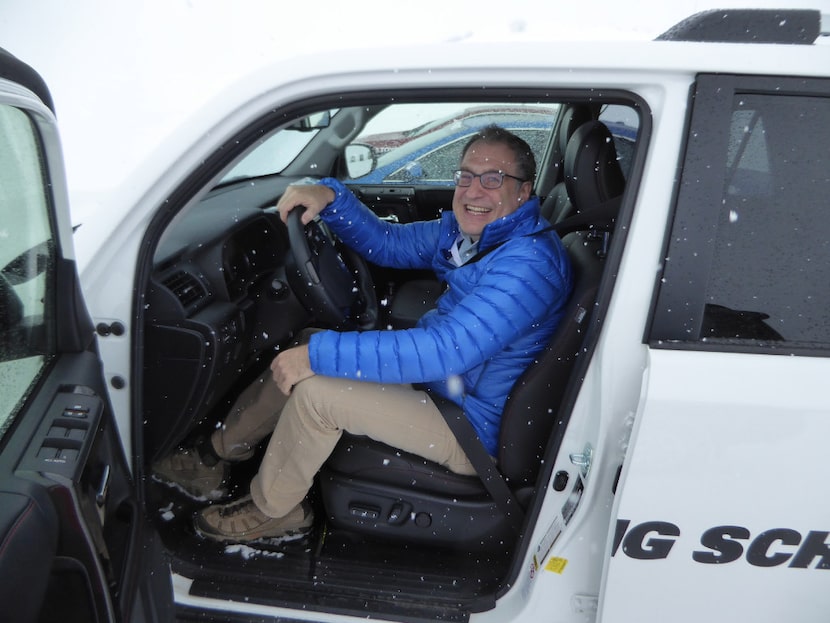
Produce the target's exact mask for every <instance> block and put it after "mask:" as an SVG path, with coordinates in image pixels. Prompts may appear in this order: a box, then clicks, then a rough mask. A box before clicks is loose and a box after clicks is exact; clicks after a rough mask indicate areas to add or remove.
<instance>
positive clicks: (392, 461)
mask: <svg viewBox="0 0 830 623" xmlns="http://www.w3.org/2000/svg"><path fill="white" fill-rule="evenodd" d="M599 111H600V106H599V105H597V104H596V103H591V104H586V103H579V102H575V103H572V104H568V105H563V107H562V111H561V114H560V115H559V119H558V122H557V126H556V128H554V136H555V137H556V138H555V139H553V140H554V142H555V144H552V145H551V148H550V154H549V156H548V159H547V160H546V165H545V166H546V170H547V174H546V175H545V176H544V178H545V180H546V183H545V186H544V187H546V188H547V189H548V191H547V193H546V197H545V198H544V200H543V205H544V210H545V216H546V217H547V218H548V219H549V220H550V221H551V223H552V227H556V231H557V232H558V233H559V235H560V236H562V238H563V242H564V244H565V246H566V248H567V250H568V252H569V255H570V257H571V260H572V263H573V271H574V277H575V283H574V290H573V294H572V296H571V299H570V301H569V303H568V308H567V312H566V315H565V317H564V319H563V321H562V323H561V325H560V327H559V329H558V331H557V332H556V334H555V335H554V336H553V338H552V340H551V342H550V343H549V344H548V347H547V349H546V350H545V351H544V353H543V355H542V356H541V357H540V358H539V360H538V362H536V363H535V364H534V365H532V366H531V367H530V368H529V369H528V370H526V371H525V373H524V374H523V376H522V377H521V378H520V380H519V381H518V382H517V383H516V385H515V387H514V389H513V391H512V393H511V395H510V396H509V399H508V402H507V406H506V408H505V411H504V414H503V420H502V429H501V435H500V440H499V455H498V457H497V461H496V462H495V463H494V462H492V461H491V460H489V458H488V459H487V461H486V464H484V463H482V462H481V461H479V462H478V465H480V466H482V467H480V468H479V475H478V476H473V477H471V476H459V475H458V474H454V473H452V472H450V471H449V470H446V469H445V468H442V467H441V466H439V465H437V464H432V463H430V462H428V461H425V460H424V459H421V458H420V457H417V456H413V455H408V454H406V453H402V452H400V451H399V450H397V449H395V448H391V447H389V446H385V445H384V444H381V443H378V442H374V441H371V440H369V439H367V438H363V437H356V436H352V435H348V434H344V436H343V438H342V439H341V442H340V443H339V445H338V446H337V448H336V449H335V451H334V453H333V454H332V455H331V457H330V458H329V460H328V462H327V463H326V464H325V465H324V466H323V469H322V470H321V472H320V474H319V476H318V479H317V486H315V488H313V489H312V491H311V492H310V501H311V502H312V504H313V505H314V506H315V508H316V516H317V518H318V520H317V523H316V525H315V528H314V529H313V531H312V532H311V533H310V535H308V536H307V537H306V538H305V539H301V540H298V541H293V540H288V541H280V542H278V543H258V544H256V545H255V550H256V551H257V552H258V554H259V555H256V556H253V557H251V558H244V557H241V558H240V560H241V561H242V562H241V563H240V564H241V566H236V565H234V564H231V565H229V564H228V555H229V551H228V550H229V549H232V548H225V547H223V546H221V545H218V544H215V543H210V542H207V541H205V540H203V539H201V538H199V537H197V536H196V535H195V533H194V532H193V529H192V524H191V522H190V517H191V516H192V514H193V513H194V512H195V511H197V510H198V509H199V508H201V507H202V506H203V504H204V501H201V500H194V499H192V498H191V497H190V496H188V495H186V494H185V493H184V492H181V491H177V490H174V489H171V488H170V487H168V486H165V485H163V484H161V483H158V482H155V481H154V480H153V479H152V474H151V473H150V467H149V466H150V464H151V462H152V460H154V459H155V458H157V457H160V456H163V455H164V454H165V453H167V452H169V451H170V450H172V449H173V448H174V447H175V445H176V444H178V443H180V442H181V441H182V440H183V439H186V438H187V437H188V436H196V435H200V434H204V433H205V432H209V431H210V430H211V429H212V428H213V427H214V426H215V425H216V422H219V421H221V420H222V418H223V416H224V414H225V413H226V411H227V410H228V408H229V407H230V405H231V404H232V402H233V400H234V398H235V396H236V395H238V393H239V392H240V391H242V389H244V387H245V386H246V385H247V384H248V383H249V382H250V381H252V380H253V379H254V378H255V377H256V376H258V374H259V373H260V372H261V371H262V370H264V369H265V368H266V367H267V366H268V364H269V363H270V361H271V359H273V357H274V355H275V353H276V352H277V351H278V349H279V348H280V347H282V346H284V345H286V344H289V343H290V341H291V339H292V338H293V336H294V335H296V334H297V333H299V331H301V330H302V329H303V328H305V327H307V326H309V325H310V324H313V325H314V326H327V327H334V328H337V327H357V328H358V329H361V328H370V327H371V326H373V325H374V326H377V327H388V328H392V329H401V328H407V327H411V326H413V325H414V323H415V322H416V321H417V319H418V318H419V317H420V315H422V314H423V313H424V312H425V311H426V310H427V309H429V308H431V307H432V305H433V304H434V301H435V300H436V298H437V296H438V295H439V294H440V287H439V284H438V283H437V282H436V281H435V279H434V277H432V276H431V275H429V274H426V273H423V272H420V271H389V270H387V269H383V268H381V267H378V266H376V265H373V264H368V265H365V264H361V260H360V259H359V258H353V257H350V256H349V252H348V250H346V249H343V248H341V247H340V246H339V243H338V241H337V240H336V239H334V238H332V237H331V236H330V233H329V232H328V231H327V230H326V228H324V227H322V228H321V227H319V226H318V225H315V226H314V227H312V228H308V229H303V228H302V226H301V225H300V226H298V225H297V223H299V219H296V222H295V223H292V222H291V220H289V224H288V226H286V225H285V224H283V223H282V222H281V221H280V219H279V217H278V215H277V214H276V212H275V211H274V209H273V206H274V205H275V203H276V200H277V198H278V197H279V196H280V195H281V194H282V192H283V191H284V189H285V187H286V186H287V185H288V184H289V183H291V182H293V181H295V180H296V179H297V178H294V177H287V176H285V175H282V176H271V177H267V178H261V179H255V180H253V181H245V182H243V183H238V184H237V183H231V184H226V185H221V186H218V187H216V188H215V189H214V190H212V191H210V192H209V193H208V194H207V195H206V196H205V197H204V198H202V199H201V201H200V204H199V205H198V206H197V207H198V209H193V210H191V211H190V212H188V213H186V214H184V215H183V216H182V217H179V218H178V220H177V222H176V224H175V226H174V227H168V228H167V229H166V230H165V231H164V233H163V235H162V237H161V239H160V240H159V241H158V244H157V247H156V250H155V254H154V260H153V263H154V268H153V271H152V275H151V276H150V280H149V286H148V288H147V290H146V293H145V296H144V298H143V301H144V306H145V310H144V312H145V313H144V338H143V344H144V365H143V371H144V391H143V393H142V402H143V412H144V413H145V421H144V423H143V426H142V427H141V428H142V431H141V434H142V435H143V447H144V456H145V462H146V465H147V474H148V478H147V483H148V487H147V494H148V507H149V508H151V509H157V510H156V513H157V518H156V525H157V526H158V529H159V532H160V534H161V537H162V540H163V542H164V544H165V546H166V547H167V548H168V549H169V550H170V552H171V558H172V562H173V569H174V571H180V572H181V573H182V574H183V575H185V576H186V577H188V578H193V585H192V587H191V594H194V595H203V596H209V597H217V598H222V599H234V598H236V599H246V600H255V601H259V602H262V603H273V604H280V603H296V602H297V600H300V601H302V602H308V601H309V600H312V601H315V603H318V604H319V607H320V608H323V609H331V608H335V610H336V609H337V607H338V606H337V604H338V603H341V602H340V600H341V599H346V597H348V596H352V597H353V596H354V595H361V596H362V598H363V599H367V600H369V601H370V602H371V603H372V606H371V607H372V611H373V612H378V613H385V614H386V615H387V616H401V613H402V612H403V613H406V614H405V616H428V617H430V618H433V617H436V616H439V617H441V616H443V617H449V618H452V617H453V616H454V615H453V614H452V613H453V612H456V611H457V607H458V604H459V603H462V604H463V610H464V611H466V612H471V611H479V610H485V609H487V608H489V607H492V602H493V600H494V599H495V598H496V595H497V593H498V591H499V590H500V589H501V588H502V587H503V586H504V582H505V581H506V580H505V578H507V577H508V575H509V573H512V572H515V571H512V569H514V568H513V567H512V566H511V565H514V564H515V558H514V553H515V552H516V551H517V549H516V548H517V546H518V545H519V543H520V539H521V536H522V534H523V533H524V532H525V530H526V528H527V526H528V523H527V522H528V521H530V520H531V519H532V517H533V514H534V512H538V507H539V505H540V503H541V502H540V501H539V500H537V498H538V497H539V496H535V495H534V494H535V492H536V491H537V490H538V489H539V487H540V485H541V486H542V488H544V484H543V483H546V482H548V481H549V480H550V479H551V477H552V474H551V473H550V472H551V470H552V469H553V464H554V461H553V460H551V457H553V456H555V453H556V452H557V450H558V446H559V444H560V443H561V440H562V436H563V434H564V432H565V428H566V426H567V422H568V414H569V409H570V405H571V404H572V402H573V401H574V400H575V397H576V391H577V389H578V383H579V381H578V379H579V376H578V374H577V373H576V370H577V367H576V366H577V364H579V363H580V362H587V359H586V358H585V357H581V356H580V355H581V354H582V353H584V352H586V350H585V349H586V348H587V342H586V339H591V340H593V339H596V332H597V331H596V327H598V325H599V322H600V314H599V313H598V312H597V311H596V309H597V307H596V305H595V299H596V296H597V291H598V287H599V283H600V280H601V278H602V275H603V268H604V264H605V258H606V254H607V250H608V248H609V241H610V236H611V235H612V232H613V229H614V226H615V220H616V216H617V210H618V208H619V205H620V199H621V196H622V194H623V190H624V186H625V180H624V177H623V174H622V172H621V170H620V165H619V162H618V161H617V156H616V153H615V151H614V140H613V137H612V136H611V133H610V132H609V130H608V128H607V127H606V126H605V125H604V124H603V123H601V122H600V121H598V120H597V117H598V115H599ZM539 187H540V188H541V187H542V186H539ZM350 189H351V190H352V191H353V192H355V194H357V195H358V197H359V198H361V200H363V201H364V203H366V204H367V205H368V206H369V207H370V208H371V209H373V210H374V211H375V212H376V213H377V214H378V215H379V216H381V217H383V218H391V219H393V220H394V219H397V220H398V221H400V222H407V221H411V220H413V219H416V218H434V217H436V216H437V215H438V214H439V211H440V209H442V208H443V209H446V208H447V207H448V206H449V205H450V198H451V194H452V189H447V188H441V187H419V186H417V185H414V186H412V187H409V188H401V187H394V188H392V189H390V188H388V187H383V186H371V185H368V186H361V185H352V186H351V188H350ZM321 258H322V259H321ZM341 260H342V261H343V262H344V264H341ZM344 266H345V267H346V268H345V269H344ZM309 267H310V268H309ZM317 277H319V279H316V278H317ZM324 277H325V278H324ZM343 284H346V287H344V286H343ZM373 291H374V294H372V292H373ZM370 299H371V300H370ZM440 406H441V408H442V411H444V412H445V417H447V418H448V422H450V421H451V420H452V419H455V420H461V421H463V422H466V418H464V417H463V414H460V412H459V410H458V409H457V408H455V409H454V408H453V406H452V405H440ZM451 426H454V425H453V424H451ZM471 430H472V429H471V428H470V429H469V430H465V429H461V432H458V431H457V430H456V429H455V428H454V431H455V432H456V436H459V439H460V438H461V437H460V436H461V435H464V436H465V437H466V438H465V439H464V441H462V443H463V444H465V448H468V450H467V452H468V455H469V456H471V458H472V455H471V453H473V452H475V451H476V447H478V448H480V449H481V450H483V448H482V447H481V445H480V443H479V442H478V440H477V439H476V438H475V436H474V434H473V433H472V432H471ZM262 451H264V450H263V449H260V450H259V452H262ZM474 464H476V461H474ZM257 465H258V460H256V459H254V460H252V461H248V462H246V463H243V464H238V465H236V464H235V465H234V466H233V468H232V487H233V488H234V491H235V493H236V494H239V495H242V494H244V493H245V492H246V490H245V489H246V486H247V483H248V482H249V481H250V478H251V477H252V476H253V474H254V473H255V472H256V468H257ZM485 472H486V474H485ZM564 479H565V480H567V474H564ZM559 482H560V485H561V486H562V487H564V486H565V484H566V482H564V481H563V480H562V478H560V479H559ZM257 548H258V549H257ZM233 553H238V551H237V550H233ZM471 556H472V557H478V556H485V557H486V558H487V560H488V561H489V563H488V564H487V565H484V566H482V565H472V566H471V565H470V562H469V561H470V557H471ZM277 557H278V558H277ZM277 559H278V561H279V562H278V564H277V562H276V560H277ZM380 560H383V561H387V564H385V565H383V567H384V568H385V572H384V573H382V574H381V575H378V571H379V569H380V567H378V561H380ZM450 578H452V579H451V580H450ZM276 581H278V582H279V583H280V587H281V590H280V591H279V592H278V594H277V593H275V592H274V591H273V590H271V588H270V585H271V584H272V583H273V582H276ZM321 585H325V586H327V587H328V590H327V591H325V592H324V593H320V591H319V590H318V588H319V586H321ZM315 587H318V588H315ZM426 594H429V595H430V599H431V601H429V603H427V602H425V601H424V600H423V598H422V597H423V596H424V595H426ZM349 603H352V602H349ZM344 608H345V610H344V611H347V612H352V613H359V612H360V611H361V609H360V608H357V609H355V610H352V609H350V608H351V606H349V607H346V606H344Z"/></svg>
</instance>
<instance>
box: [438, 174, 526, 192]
mask: <svg viewBox="0 0 830 623" xmlns="http://www.w3.org/2000/svg"><path fill="white" fill-rule="evenodd" d="M505 177H511V178H513V179H514V180H518V181H520V182H526V181H527V180H523V179H522V178H520V177H516V176H515V175H510V174H508V173H505V172H504V171H486V172H485V173H482V174H481V175H476V174H475V173H470V172H469V171H460V170H459V171H455V172H453V174H452V179H453V181H454V182H455V185H456V186H462V187H465V188H466V187H467V186H470V185H471V184H472V183H473V180H474V179H475V178H478V179H479V182H480V183H481V187H482V188H486V189H488V190H495V189H496V188H501V185H502V184H503V183H504V178H505Z"/></svg>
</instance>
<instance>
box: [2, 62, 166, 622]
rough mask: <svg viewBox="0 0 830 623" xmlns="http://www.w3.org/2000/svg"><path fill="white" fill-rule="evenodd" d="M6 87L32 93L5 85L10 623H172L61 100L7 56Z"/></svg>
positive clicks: (6, 577)
mask: <svg viewBox="0 0 830 623" xmlns="http://www.w3.org/2000/svg"><path fill="white" fill-rule="evenodd" d="M0 52H1V51H0ZM0 76H3V77H6V78H8V77H14V78H15V79H18V80H19V81H20V82H22V85H21V84H19V83H13V82H10V81H9V80H8V79H3V78H0V137H2V139H3V140H2V141H0V162H1V163H2V167H0V189H2V192H0V236H1V237H2V238H3V244H2V247H0V274H2V283H0V285H1V286H2V288H0V290H2V293H1V294H2V298H0V304H1V305H2V309H0V509H1V510H0V600H2V601H0V603H2V604H3V606H2V614H0V619H2V620H3V621H15V622H16V621H21V622H26V621H39V622H48V621H62V622H66V621H79V622H81V621H83V622H89V621H133V620H140V621H164V620H172V587H171V580H170V572H169V568H168V566H167V564H166V562H165V561H164V557H163V555H162V550H161V547H160V545H159V541H158V539H157V537H156V535H155V533H154V531H153V530H152V529H151V528H150V525H149V522H148V521H146V518H145V517H144V515H143V511H142V506H141V504H140V497H139V494H138V490H137V488H136V486H135V483H134V481H133V478H132V475H131V472H130V468H129V464H128V461H127V458H126V456H125V453H124V449H123V446H122V444H121V441H120V437H119V434H118V430H117V429H116V426H115V420H114V416H113V411H112V408H111V405H110V402H109V396H108V392H107V385H106V382H105V380H104V375H103V368H102V363H101V359H100V356H99V353H98V351H97V344H96V341H95V332H94V328H93V325H92V321H91V319H90V316H89V313H88V312H87V309H86V306H85V303H84V300H83V296H82V293H81V290H80V285H79V280H78V273H77V267H76V264H75V262H74V260H73V259H72V257H73V248H72V233H71V227H70V221H69V211H68V205H67V202H66V197H67V193H66V187H65V179H64V175H63V166H62V162H61V154H60V146H59V143H58V140H57V131H56V127H55V119H54V115H53V113H52V112H51V111H50V110H49V109H48V108H47V107H46V106H47V105H48V104H49V98H48V92H46V91H45V87H44V86H43V85H42V81H40V80H39V77H38V76H37V75H36V74H35V73H34V72H33V70H31V68H28V67H27V66H26V65H24V64H23V63H20V62H19V61H17V60H16V59H14V58H13V57H11V56H9V55H8V54H6V53H0ZM35 93H40V96H39V97H37V96H36V95H35Z"/></svg>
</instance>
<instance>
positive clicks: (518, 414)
mask: <svg viewBox="0 0 830 623" xmlns="http://www.w3.org/2000/svg"><path fill="white" fill-rule="evenodd" d="M594 134H595V135H596V136H598V137H599V136H600V135H601V133H597V132H594ZM604 138H605V137H604V136H602V137H601V138H598V139H597V140H598V141H599V142H598V144H597V146H596V148H597V153H598V152H600V151H602V149H604V147H602V146H603V145H604V144H605V140H604ZM600 143H601V144H600ZM596 163H597V166H599V167H600V168H603V167H605V166H610V167H614V166H617V167H618V166H619V165H618V163H617V162H616V160H615V159H604V158H598V159H597V160H596ZM584 179H591V180H592V183H591V184H586V185H585V186H584V187H583V188H582V190H580V189H579V187H577V189H575V191H576V192H575V193H574V195H575V196H574V200H575V201H574V203H575V204H576V205H577V206H578V209H579V214H577V215H575V216H573V217H571V218H569V219H566V220H565V221H563V222H562V223H561V224H559V225H558V226H557V231H558V232H559V234H560V236H563V238H562V240H563V243H564V245H565V248H566V249H567V250H568V254H569V256H570V258H571V264H572V272H573V277H574V288H573V292H572V294H571V297H570V299H569V301H568V303H567V305H566V309H565V314H564V315H563V318H562V321H561V323H560V325H559V327H558V328H557V330H556V332H555V333H554V335H553V337H552V339H551V341H550V343H549V344H548V346H547V348H546V349H545V350H544V351H543V352H542V353H541V354H540V356H539V358H538V360H537V361H536V362H534V363H533V364H532V365H531V366H530V367H528V369H527V370H525V372H524V373H523V374H522V376H520V377H519V379H518V380H517V382H516V384H515V385H514V387H513V389H512V391H511V393H510V395H509V396H508V399H507V403H506V405H505V409H504V412H503V413H502V422H501V430H500V436H499V450H498V457H497V463H496V467H497V469H498V473H499V474H500V476H501V478H503V480H504V482H505V484H506V485H507V488H509V491H510V493H511V494H512V499H513V500H514V501H515V502H516V503H517V504H518V506H519V507H521V508H520V509H519V514H520V515H521V514H522V513H523V511H524V510H526V509H527V507H528V505H529V503H530V500H531V498H532V496H533V493H534V491H535V489H536V486H537V480H538V478H539V475H540V471H541V467H542V465H543V458H544V456H545V455H546V454H547V451H548V446H549V444H552V443H557V444H558V443H559V441H560V440H561V437H562V435H563V434H564V431H565V427H566V425H567V413H568V410H567V409H562V403H563V398H564V396H565V392H566V389H567V388H568V386H569V385H570V379H571V376H572V372H573V369H574V365H575V363H576V362H577V360H578V357H579V354H580V353H581V352H582V348H583V341H584V339H585V335H586V333H587V329H588V327H589V323H592V322H595V319H593V318H592V316H593V313H594V302H595V300H596V295H597V290H598V286H599V282H600V279H601V277H602V271H603V267H604V261H605V253H604V251H605V249H606V248H607V244H608V236H609V232H610V231H611V229H612V228H613V222H614V219H615V217H616V212H617V209H618V206H619V202H620V198H621V193H622V190H621V189H616V190H617V191H618V192H619V194H618V195H617V196H615V197H612V198H610V200H605V201H601V200H600V197H603V198H604V197H608V196H609V195H608V194H607V193H608V189H607V188H596V187H594V186H595V185H602V184H603V183H604V181H605V180H609V179H616V176H614V175H606V174H599V175H594V176H586V177H585V178H584ZM587 186H592V187H591V188H588V187H587ZM436 402H437V403H438V405H439V408H441V409H442V412H444V413H445V416H446V417H448V419H449V417H452V416H448V414H447V411H446V409H447V408H448V407H447V405H444V404H442V403H441V401H436ZM453 408H454V409H455V410H458V411H460V410H459V409H458V407H457V406H455V405H454V404H452V403H450V406H449V409H453ZM472 441H473V442H475V443H479V442H478V440H477V439H473V440H472ZM462 445H463V444H462ZM467 447H469V446H467ZM469 455H470V454H469V452H468V456H469ZM470 458H471V459H472V457H470ZM474 464H476V463H475V462H474ZM484 480H486V478H485V477H484V476H483V475H482V474H481V472H479V475H476V476H462V475H459V474H456V473H454V472H452V471H450V470H448V469H447V468H445V467H443V466H441V465H439V464H437V463H434V462H431V461H428V460H426V459H423V458H422V457H420V456H417V455H414V454H409V453H406V452H402V451H401V450H398V449H395V448H392V447H390V446H388V445H386V444H383V443H381V442H378V441H374V440H372V439H370V438H368V437H362V436H354V435H350V434H348V433H344V434H343V437H342V438H341V440H340V442H339V443H338V445H337V447H336V448H335V450H334V452H333V453H332V455H331V456H330V457H329V459H328V461H327V462H326V463H325V465H324V466H323V468H322V469H321V470H320V479H319V481H320V492H321V498H322V503H323V506H324V508H325V511H326V515H327V517H328V520H329V522H330V524H331V525H332V526H333V527H335V528H342V529H345V530H349V531H354V532H358V533H363V534H368V535H371V536H374V537H385V538H389V539H394V540H404V541H406V542H409V543H423V544H430V545H436V546H443V547H450V548H456V549H468V550H469V549H473V548H497V547H501V548H503V547H504V544H505V543H511V542H512V539H514V538H515V537H516V536H517V534H516V524H515V521H514V520H515V517H512V518H511V517H509V516H508V515H509V513H506V512H504V511H503V510H502V508H503V504H501V503H500V502H499V501H498V500H497V499H496V497H497V496H495V495H491V493H490V490H491V489H490V488H488V486H487V485H485V482H484Z"/></svg>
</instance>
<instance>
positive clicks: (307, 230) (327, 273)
mask: <svg viewBox="0 0 830 623" xmlns="http://www.w3.org/2000/svg"><path fill="white" fill-rule="evenodd" d="M303 212H305V208H304V207H303V206H298V207H296V208H295V209H293V210H291V212H289V213H288V219H287V221H286V226H287V227H288V240H289V242H290V244H291V253H289V254H288V258H287V262H286V263H287V268H288V270H287V275H288V283H289V285H290V286H291V289H292V290H293V291H294V293H295V294H296V295H297V298H299V299H300V301H302V303H303V305H304V306H305V308H306V309H307V310H308V312H309V313H310V314H312V315H313V316H314V318H316V319H317V321H318V322H320V323H321V324H323V325H325V326H327V327H329V328H332V329H339V330H342V331H353V330H359V331H365V330H367V329H374V328H375V325H376V324H377V320H378V301H377V297H376V296H375V287H374V283H373V282H372V275H371V273H370V272H369V266H368V265H367V264H366V261H365V260H364V259H363V258H362V257H361V256H360V255H358V254H357V253H355V252H354V251H352V250H351V249H349V248H348V247H347V246H346V245H344V244H343V243H342V242H341V241H340V240H339V239H338V238H337V237H336V236H335V235H334V234H333V233H332V232H331V231H330V230H329V228H328V227H327V226H326V225H325V223H323V222H322V221H320V220H319V219H314V220H313V221H311V222H310V223H309V224H308V225H303V223H302V221H301V220H300V217H301V216H302V214H303Z"/></svg>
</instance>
